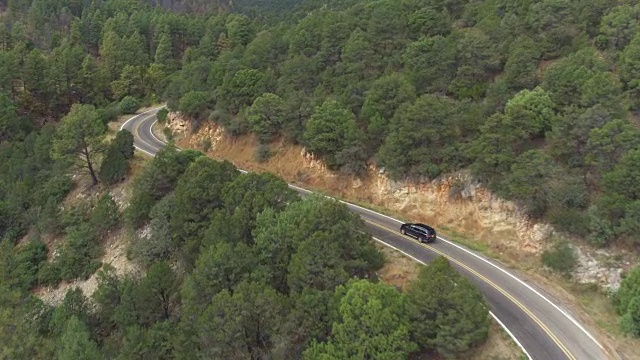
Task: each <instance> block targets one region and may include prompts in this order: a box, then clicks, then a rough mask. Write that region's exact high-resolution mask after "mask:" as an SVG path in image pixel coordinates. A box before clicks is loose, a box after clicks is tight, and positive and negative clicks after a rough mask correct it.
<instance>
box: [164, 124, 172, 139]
mask: <svg viewBox="0 0 640 360" xmlns="http://www.w3.org/2000/svg"><path fill="white" fill-rule="evenodd" d="M162 133H163V134H164V138H165V139H166V140H167V141H173V131H171V129H170V128H168V127H166V128H164V129H162Z"/></svg>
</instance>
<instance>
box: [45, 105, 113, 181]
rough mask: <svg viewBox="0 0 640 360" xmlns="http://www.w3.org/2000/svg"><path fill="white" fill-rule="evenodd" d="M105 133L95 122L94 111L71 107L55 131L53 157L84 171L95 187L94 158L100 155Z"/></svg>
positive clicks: (93, 109)
mask: <svg viewBox="0 0 640 360" xmlns="http://www.w3.org/2000/svg"><path fill="white" fill-rule="evenodd" d="M105 131H106V127H105V125H104V123H102V122H101V121H100V120H99V119H98V114H97V112H96V109H95V107H93V106H92V105H78V104H74V105H73V106H72V107H71V111H69V113H68V114H67V115H66V116H65V117H64V118H62V120H61V121H60V124H59V125H58V128H57V129H56V136H55V138H54V141H53V146H52V150H51V154H52V157H53V158H54V159H61V160H64V161H69V162H74V163H75V164H76V165H77V166H78V167H80V168H84V169H87V171H88V172H89V175H91V178H92V180H93V184H94V185H95V184H97V183H98V177H97V175H96V171H95V166H96V160H97V159H96V158H97V156H98V154H100V152H101V142H102V136H103V135H104V132H105Z"/></svg>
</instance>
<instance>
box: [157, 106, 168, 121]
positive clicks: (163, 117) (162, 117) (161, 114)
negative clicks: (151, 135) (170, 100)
mask: <svg viewBox="0 0 640 360" xmlns="http://www.w3.org/2000/svg"><path fill="white" fill-rule="evenodd" d="M168 116H169V110H167V108H166V107H163V108H162V109H160V110H158V112H157V113H156V117H157V118H158V122H159V123H160V124H165V123H166V122H167V117H168Z"/></svg>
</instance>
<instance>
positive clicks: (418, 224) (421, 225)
mask: <svg viewBox="0 0 640 360" xmlns="http://www.w3.org/2000/svg"><path fill="white" fill-rule="evenodd" d="M413 226H417V227H420V228H423V229H425V230H430V231H435V230H434V229H433V228H432V227H431V226H429V225H425V224H421V223H415V224H413Z"/></svg>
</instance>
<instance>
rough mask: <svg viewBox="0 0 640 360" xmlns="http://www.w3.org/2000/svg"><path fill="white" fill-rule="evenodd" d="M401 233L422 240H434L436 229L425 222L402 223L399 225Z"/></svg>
mask: <svg viewBox="0 0 640 360" xmlns="http://www.w3.org/2000/svg"><path fill="white" fill-rule="evenodd" d="M400 232H401V233H402V235H409V236H411V237H414V238H416V239H418V241H420V242H421V243H422V242H427V243H428V242H434V241H436V231H435V230H434V229H433V228H432V227H431V226H429V225H425V224H409V223H407V224H402V226H400Z"/></svg>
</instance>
